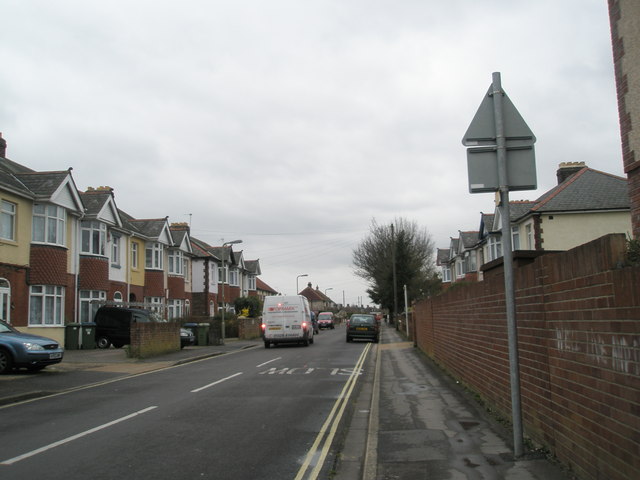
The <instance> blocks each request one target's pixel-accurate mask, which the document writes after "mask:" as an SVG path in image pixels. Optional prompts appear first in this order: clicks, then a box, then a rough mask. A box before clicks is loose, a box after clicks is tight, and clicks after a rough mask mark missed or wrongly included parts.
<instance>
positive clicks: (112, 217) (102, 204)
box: [80, 189, 123, 228]
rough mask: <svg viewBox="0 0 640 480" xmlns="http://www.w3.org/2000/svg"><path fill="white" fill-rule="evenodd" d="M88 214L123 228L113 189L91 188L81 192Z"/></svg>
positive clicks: (88, 216) (89, 216) (92, 217)
mask: <svg viewBox="0 0 640 480" xmlns="http://www.w3.org/2000/svg"><path fill="white" fill-rule="evenodd" d="M80 198H81V199H82V202H83V203H84V205H85V208H86V216H87V218H90V219H96V220H99V221H101V222H104V223H108V224H109V225H114V226H117V227H120V228H122V225H123V224H122V220H121V219H120V214H119V211H118V207H117V206H116V202H115V199H114V197H113V190H111V189H108V190H106V189H98V190H93V189H90V190H88V191H86V192H83V193H81V194H80Z"/></svg>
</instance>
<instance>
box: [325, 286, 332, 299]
mask: <svg viewBox="0 0 640 480" xmlns="http://www.w3.org/2000/svg"><path fill="white" fill-rule="evenodd" d="M329 290H333V287H329V288H325V289H324V296H325V297H326V296H327V292H328V291H329Z"/></svg>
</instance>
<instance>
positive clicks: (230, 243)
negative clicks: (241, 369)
mask: <svg viewBox="0 0 640 480" xmlns="http://www.w3.org/2000/svg"><path fill="white" fill-rule="evenodd" d="M236 243H242V240H233V241H231V242H224V243H223V244H222V323H221V325H222V328H221V336H222V339H221V340H222V345H224V335H225V331H224V312H225V310H226V306H225V303H224V282H225V280H226V279H227V278H226V277H227V273H226V271H225V269H224V259H225V257H226V252H225V250H224V248H225V247H228V246H229V245H235V244H236Z"/></svg>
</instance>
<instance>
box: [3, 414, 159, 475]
mask: <svg viewBox="0 0 640 480" xmlns="http://www.w3.org/2000/svg"><path fill="white" fill-rule="evenodd" d="M154 408H158V407H157V406H153V407H148V408H145V409H142V410H138V411H137V412H134V413H132V414H131V415H127V416H126V417H122V418H118V419H117V420H114V421H112V422H109V423H105V424H103V425H100V426H98V427H95V428H92V429H90V430H86V431H84V432H81V433H78V434H77V435H73V436H71V437H67V438H65V439H63V440H59V441H57V442H54V443H50V444H49V445H45V446H44V447H41V448H38V449H36V450H31V451H30V452H27V453H23V454H22V455H18V456H17V457H13V458H10V459H9V460H5V461H3V462H0V465H13V464H14V463H16V462H19V461H20V460H24V459H25V458H29V457H33V456H34V455H38V454H40V453H43V452H46V451H47V450H51V449H52V448H55V447H59V446H60V445H64V444H65V443H69V442H72V441H74V440H77V439H78V438H82V437H84V436H86V435H89V434H91V433H95V432H97V431H99V430H102V429H105V428H107V427H111V426H112V425H115V424H116V423H120V422H124V421H125V420H129V419H130V418H133V417H135V416H137V415H141V414H143V413H146V412H148V411H150V410H153V409H154Z"/></svg>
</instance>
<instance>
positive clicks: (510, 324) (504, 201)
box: [491, 72, 523, 457]
mask: <svg viewBox="0 0 640 480" xmlns="http://www.w3.org/2000/svg"><path fill="white" fill-rule="evenodd" d="M492 85H493V88H492V90H491V94H492V95H493V109H494V114H495V122H496V143H497V155H498V180H499V183H500V215H501V216H502V257H503V262H504V290H505V302H506V311H507V332H508V337H509V370H510V378H511V410H512V412H511V415H512V422H513V451H514V455H515V456H516V457H520V456H522V454H523V446H522V444H523V440H522V439H523V435H522V409H521V405H520V367H519V361H518V358H519V357H518V327H517V322H516V304H515V289H514V284H513V252H512V251H511V248H512V247H511V220H510V211H509V181H508V178H509V177H508V175H507V147H506V138H505V135H504V122H503V116H502V95H503V91H502V83H501V79H500V72H494V73H493V84H492Z"/></svg>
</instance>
